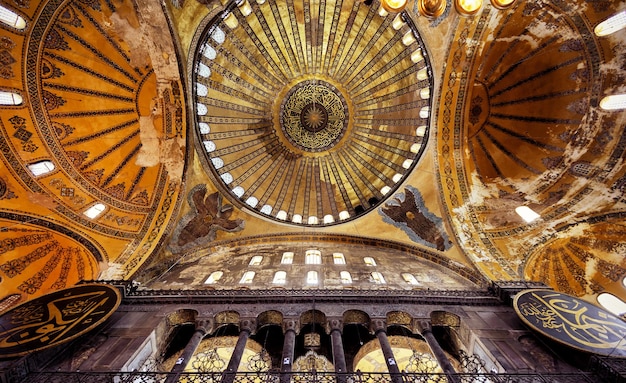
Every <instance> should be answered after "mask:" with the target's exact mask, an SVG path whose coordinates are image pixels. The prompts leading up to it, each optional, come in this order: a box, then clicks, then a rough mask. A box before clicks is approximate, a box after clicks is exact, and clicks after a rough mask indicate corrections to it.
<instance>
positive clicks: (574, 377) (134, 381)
mask: <svg viewBox="0 0 626 383" xmlns="http://www.w3.org/2000/svg"><path fill="white" fill-rule="evenodd" d="M169 375H171V374H170V373H165V372H38V373H31V374H29V375H28V376H26V377H25V378H26V380H23V381H24V382H28V383H162V382H164V381H165V380H166V379H167V377H168V376H169ZM230 377H231V378H232V375H231V376H230ZM224 378H225V373H182V374H180V376H179V377H178V383H221V382H222V381H224ZM448 378H450V380H449V379H448ZM452 378H453V379H452ZM229 381H233V382H234V383H281V382H290V383H448V382H453V381H454V382H459V383H584V382H592V383H601V380H599V379H598V378H596V377H594V376H593V375H591V374H587V373H582V372H580V373H560V374H538V373H528V374H523V373H518V374H489V373H473V374H463V373H460V374H454V375H453V376H450V377H447V376H446V375H445V374H429V373H424V374H416V373H402V374H399V375H397V376H393V377H392V376H390V375H389V374H387V373H372V372H363V373H360V372H359V373H345V374H336V373H328V372H310V373H305V372H294V373H290V374H288V375H287V374H283V373H280V372H261V373H236V374H234V380H230V379H229Z"/></svg>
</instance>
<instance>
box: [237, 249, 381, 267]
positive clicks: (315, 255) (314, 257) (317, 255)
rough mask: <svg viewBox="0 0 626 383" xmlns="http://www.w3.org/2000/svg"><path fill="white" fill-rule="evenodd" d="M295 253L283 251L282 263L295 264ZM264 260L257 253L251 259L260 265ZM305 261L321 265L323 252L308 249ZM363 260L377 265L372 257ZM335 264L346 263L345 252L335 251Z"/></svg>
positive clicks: (254, 264)
mask: <svg viewBox="0 0 626 383" xmlns="http://www.w3.org/2000/svg"><path fill="white" fill-rule="evenodd" d="M294 256H295V254H294V252H293V251H286V252H284V253H283V256H282V258H281V259H280V263H281V264H283V265H291V264H293V258H294ZM261 262H263V256H262V255H255V256H254V257H252V259H250V263H249V265H250V266H259V265H260V264H261ZM304 262H305V264H307V265H321V264H322V252H321V251H319V250H307V251H306V252H305V253H304ZM363 262H364V263H365V264H366V265H367V266H376V261H375V260H374V258H372V257H365V258H363ZM333 264H335V265H345V264H346V257H345V256H344V255H343V253H333Z"/></svg>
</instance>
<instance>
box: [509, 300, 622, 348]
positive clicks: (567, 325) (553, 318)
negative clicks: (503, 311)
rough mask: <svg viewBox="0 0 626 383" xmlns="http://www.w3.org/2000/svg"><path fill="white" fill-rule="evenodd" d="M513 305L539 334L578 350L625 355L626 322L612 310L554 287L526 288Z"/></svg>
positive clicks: (523, 319)
mask: <svg viewBox="0 0 626 383" xmlns="http://www.w3.org/2000/svg"><path fill="white" fill-rule="evenodd" d="M513 307H514V308H515V311H516V312H517V315H519V317H520V318H521V319H522V321H523V322H524V323H526V324H527V325H528V326H530V327H531V328H532V329H533V330H535V331H537V332H539V333H540V334H542V335H544V336H546V337H548V338H550V339H552V340H554V341H556V342H559V343H561V344H564V345H566V346H569V347H573V348H575V349H578V350H582V351H585V352H590V353H594V354H600V355H607V356H609V355H610V356H612V357H622V358H623V357H626V344H625V343H624V341H623V340H624V338H625V337H626V323H624V321H623V320H621V319H620V318H618V317H617V316H615V315H613V314H611V313H610V312H608V311H606V310H604V309H602V308H600V307H598V306H596V305H593V304H591V303H589V302H587V301H583V300H581V299H578V298H576V297H573V296H571V295H568V294H563V293H559V292H556V291H553V290H541V289H536V290H526V291H524V292H521V293H519V294H517V295H516V296H515V298H514V300H513Z"/></svg>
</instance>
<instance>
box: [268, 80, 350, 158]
mask: <svg viewBox="0 0 626 383" xmlns="http://www.w3.org/2000/svg"><path fill="white" fill-rule="evenodd" d="M280 114H281V121H280V124H281V128H282V129H283V131H284V132H285V133H286V136H287V138H289V140H290V141H291V143H292V144H294V145H295V146H297V147H299V148H301V149H303V150H306V151H320V150H325V149H328V148H329V147H331V146H333V145H334V144H335V143H337V141H339V139H341V137H342V136H343V133H344V132H345V129H346V128H347V125H348V106H347V105H346V102H345V99H344V98H343V96H342V95H341V93H339V91H338V90H337V89H336V88H334V87H333V86H332V85H330V84H328V83H326V82H324V81H319V80H310V81H304V82H302V83H299V84H297V85H296V86H295V87H294V88H293V89H292V90H291V91H290V92H289V93H288V94H287V97H286V98H285V101H284V102H283V105H282V106H281V113H280Z"/></svg>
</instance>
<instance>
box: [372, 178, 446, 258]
mask: <svg viewBox="0 0 626 383" xmlns="http://www.w3.org/2000/svg"><path fill="white" fill-rule="evenodd" d="M378 212H379V213H380V215H381V216H382V217H383V221H384V222H387V223H390V224H392V225H393V226H395V227H397V228H398V229H402V230H403V231H404V232H405V233H406V234H407V235H408V236H409V238H411V240H413V241H415V242H417V243H420V244H422V245H425V246H428V247H432V248H435V249H437V250H440V251H444V250H448V249H449V248H450V247H452V242H451V241H450V238H449V237H448V235H447V234H446V232H445V231H444V229H443V220H442V219H441V218H440V217H437V216H436V215H434V214H433V213H431V212H430V211H429V210H428V209H427V208H426V206H425V204H424V198H422V195H421V193H420V192H419V191H418V190H417V189H415V188H414V187H412V186H406V187H405V188H404V193H398V194H396V195H394V196H393V197H392V198H390V199H389V200H388V201H387V202H386V203H385V204H384V205H383V206H382V207H381V208H379V209H378Z"/></svg>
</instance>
